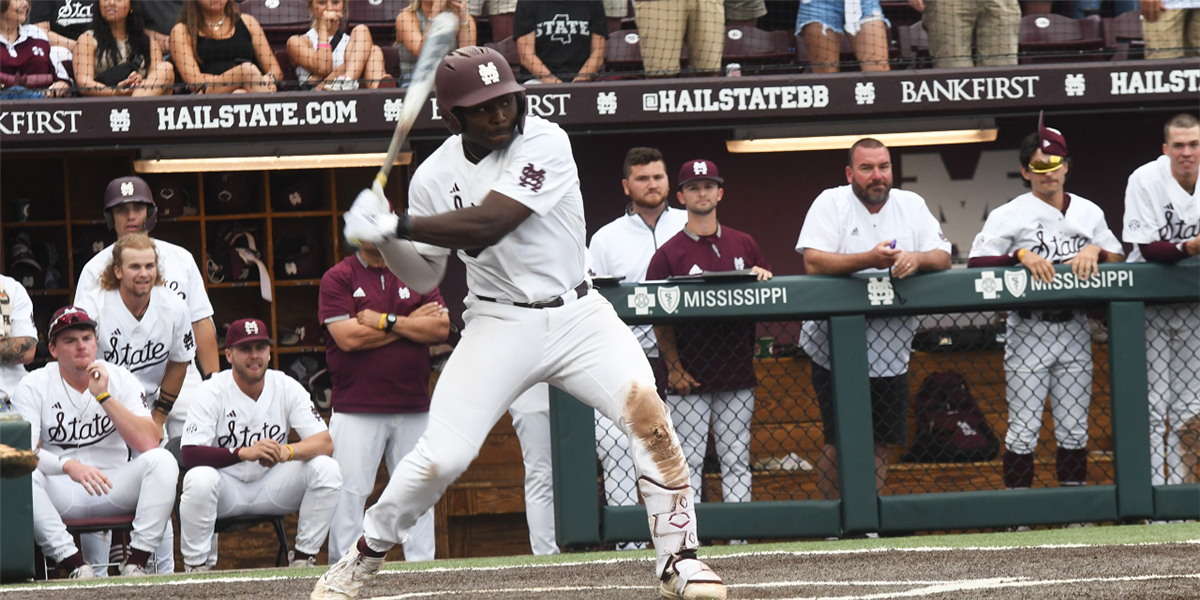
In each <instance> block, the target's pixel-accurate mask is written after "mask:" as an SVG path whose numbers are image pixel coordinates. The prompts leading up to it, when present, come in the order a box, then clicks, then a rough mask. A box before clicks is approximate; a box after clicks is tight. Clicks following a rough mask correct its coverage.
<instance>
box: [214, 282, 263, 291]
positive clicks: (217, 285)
mask: <svg viewBox="0 0 1200 600" xmlns="http://www.w3.org/2000/svg"><path fill="white" fill-rule="evenodd" d="M204 285H205V287H207V288H208V289H210V290H212V289H217V290H223V289H233V288H244V287H259V283H258V282H257V281H233V282H230V283H206V284H204Z"/></svg>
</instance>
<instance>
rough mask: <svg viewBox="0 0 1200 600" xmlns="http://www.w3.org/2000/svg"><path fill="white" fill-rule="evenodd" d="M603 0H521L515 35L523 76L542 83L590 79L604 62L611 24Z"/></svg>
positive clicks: (514, 30) (514, 28) (518, 7)
mask: <svg viewBox="0 0 1200 600" xmlns="http://www.w3.org/2000/svg"><path fill="white" fill-rule="evenodd" d="M606 21H607V19H606V17H605V13H604V5H603V4H601V3H600V0H586V1H584V2H580V1H578V0H575V1H564V0H550V1H547V0H521V1H520V2H517V13H516V17H515V19H514V20H513V37H514V38H516V40H517V50H518V51H520V53H521V76H522V77H523V78H528V77H532V78H534V79H532V80H531V81H538V82H541V83H562V82H563V81H588V80H589V79H591V78H592V76H593V75H595V74H596V72H597V71H599V70H600V67H602V66H604V43H605V42H606V41H607V40H608V24H607V22H606Z"/></svg>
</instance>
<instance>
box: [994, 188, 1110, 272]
mask: <svg viewBox="0 0 1200 600" xmlns="http://www.w3.org/2000/svg"><path fill="white" fill-rule="evenodd" d="M1088 244H1095V245H1097V246H1099V247H1100V248H1102V249H1104V250H1105V251H1108V252H1112V253H1117V254H1119V253H1121V243H1120V242H1119V241H1117V236H1115V235H1113V233H1112V232H1111V231H1109V230H1108V223H1107V222H1106V221H1105V219H1104V211H1103V210H1101V209H1100V207H1099V206H1096V204H1095V203H1093V202H1092V201H1091V200H1088V199H1087V198H1082V197H1079V196H1075V195H1071V196H1070V204H1068V205H1067V211H1066V213H1065V214H1064V213H1063V212H1062V211H1060V210H1059V209H1057V208H1054V207H1053V206H1051V205H1049V204H1047V203H1046V202H1044V201H1042V200H1040V199H1038V198H1037V197H1036V196H1034V195H1033V193H1032V192H1026V193H1024V194H1021V195H1020V196H1017V197H1016V198H1013V199H1012V200H1011V201H1009V202H1008V203H1007V204H1005V205H1003V206H1001V207H999V208H997V209H996V210H994V211H992V214H990V215H988V219H987V222H985V223H984V224H983V230H982V231H980V232H979V235H977V236H975V242H974V243H973V244H972V245H971V258H976V257H980V256H1001V255H1004V254H1012V253H1013V252H1016V251H1017V250H1018V249H1020V248H1025V249H1028V250H1029V251H1030V252H1033V253H1034V254H1037V255H1039V256H1041V257H1043V258H1045V259H1046V260H1049V261H1050V262H1053V263H1061V262H1064V261H1067V260H1070V259H1072V258H1074V257H1075V256H1076V255H1077V254H1079V251H1080V250H1083V248H1084V247H1085V246H1087V245H1088Z"/></svg>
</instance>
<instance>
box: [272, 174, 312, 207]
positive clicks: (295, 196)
mask: <svg viewBox="0 0 1200 600" xmlns="http://www.w3.org/2000/svg"><path fill="white" fill-rule="evenodd" d="M289 179H290V180H289ZM321 203H322V198H321V185H320V182H319V181H318V180H317V178H316V177H315V176H312V175H309V174H303V175H301V176H299V177H296V178H295V179H291V178H285V177H280V179H279V181H276V180H275V179H272V180H271V207H272V208H274V209H275V210H276V211H279V212H285V211H301V210H317V209H319V208H321Z"/></svg>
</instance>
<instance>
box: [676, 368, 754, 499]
mask: <svg viewBox="0 0 1200 600" xmlns="http://www.w3.org/2000/svg"><path fill="white" fill-rule="evenodd" d="M667 405H668V406H670V407H671V419H672V420H673V421H674V423H675V431H676V432H677V433H678V434H679V443H680V444H681V445H682V446H683V455H684V456H685V457H687V462H688V470H689V471H691V474H692V489H694V490H699V489H700V486H701V485H703V483H704V481H703V474H702V473H701V470H702V469H703V467H704V454H705V451H706V450H707V448H708V429H709V426H710V425H711V427H712V433H713V436H714V438H715V439H714V440H713V441H714V442H715V443H716V446H717V457H718V458H719V459H720V460H721V491H722V497H723V499H724V501H725V502H749V501H750V490H751V486H752V485H753V482H752V479H751V473H750V420H751V419H752V418H753V417H754V390H753V389H743V390H733V391H728V392H704V393H700V394H687V395H684V396H677V395H673V394H667ZM696 501H697V502H699V501H700V496H699V494H697V496H696Z"/></svg>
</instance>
